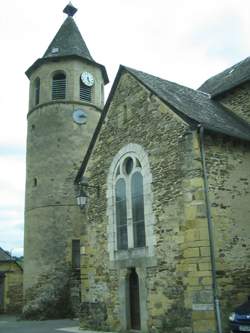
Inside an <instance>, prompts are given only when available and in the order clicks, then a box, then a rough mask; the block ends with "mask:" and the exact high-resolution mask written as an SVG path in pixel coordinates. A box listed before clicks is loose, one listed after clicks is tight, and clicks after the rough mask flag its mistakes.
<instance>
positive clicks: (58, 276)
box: [22, 268, 73, 320]
mask: <svg viewBox="0 0 250 333" xmlns="http://www.w3.org/2000/svg"><path fill="white" fill-rule="evenodd" d="M69 281H70V270H68V269H63V270H62V268H60V269H58V270H56V271H55V272H53V273H51V272H50V274H49V276H48V277H47V278H46V281H45V283H44V282H43V283H40V284H39V283H38V284H37V285H36V286H35V288H34V289H33V293H34V290H35V293H34V295H35V296H34V298H33V300H32V301H30V302H29V303H27V304H26V305H25V306H24V308H23V314H22V319H28V320H46V319H59V318H70V317H72V316H73V312H72V307H71V302H70V285H69ZM36 295H37V296H36Z"/></svg>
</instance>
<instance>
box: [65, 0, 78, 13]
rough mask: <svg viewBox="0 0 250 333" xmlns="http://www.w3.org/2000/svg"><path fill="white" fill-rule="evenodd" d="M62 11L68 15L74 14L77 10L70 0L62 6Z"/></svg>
mask: <svg viewBox="0 0 250 333" xmlns="http://www.w3.org/2000/svg"><path fill="white" fill-rule="evenodd" d="M63 12H64V13H65V14H68V16H74V15H75V13H76V12H77V8H75V7H74V6H73V5H72V3H71V1H70V2H69V3H68V5H67V6H66V7H65V8H64V10H63Z"/></svg>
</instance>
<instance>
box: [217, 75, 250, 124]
mask: <svg viewBox="0 0 250 333" xmlns="http://www.w3.org/2000/svg"><path fill="white" fill-rule="evenodd" d="M219 102H220V103H221V104H223V105H224V106H226V107H227V108H228V109H230V110H231V111H233V112H234V113H235V114H237V115H238V116H239V117H241V118H242V119H244V120H245V121H247V122H248V123H250V111H249V110H250V83H249V82H246V83H244V84H241V85H240V86H238V87H236V88H234V89H233V90H231V91H229V92H227V93H225V94H224V95H222V96H220V97H219Z"/></svg>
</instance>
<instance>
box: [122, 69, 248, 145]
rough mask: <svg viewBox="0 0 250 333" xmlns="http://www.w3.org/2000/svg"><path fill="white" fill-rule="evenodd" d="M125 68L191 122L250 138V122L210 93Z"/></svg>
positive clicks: (231, 134) (228, 133)
mask: <svg viewBox="0 0 250 333" xmlns="http://www.w3.org/2000/svg"><path fill="white" fill-rule="evenodd" d="M125 69H126V70H127V71H128V72H129V73H131V74H132V75H133V76H134V77H136V78H137V79H138V80H139V81H140V82H141V83H142V84H144V85H145V86H146V87H147V88H149V89H150V90H151V91H152V92H153V93H155V94H156V95H157V96H158V97H159V98H160V99H161V100H162V101H164V102H165V103H166V104H168V105H169V106H170V107H172V108H173V109H174V110H175V111H176V113H177V114H179V116H180V117H182V118H183V119H184V120H185V121H187V122H188V123H190V124H191V123H194V124H196V125H198V124H201V125H202V126H203V127H204V128H206V129H209V130H212V131H215V132H220V133H223V134H226V135H230V136H234V137H237V138H240V139H245V140H250V125H248V124H247V123H246V122H245V121H244V120H242V119H241V118H239V117H238V116H236V115H235V114H233V113H232V112H231V111H230V110H228V109H226V108H225V107H224V106H222V105H221V104H219V103H217V102H216V101H213V100H211V98H210V96H209V95H208V94H205V93H203V92H201V91H198V90H193V89H190V88H187V87H184V86H181V85H179V84H176V83H173V82H170V81H166V80H163V79H160V78H158V77H155V76H153V75H150V74H146V73H144V72H140V71H137V70H135V69H132V68H128V67H125Z"/></svg>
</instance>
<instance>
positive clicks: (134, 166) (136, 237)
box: [107, 143, 155, 260]
mask: <svg viewBox="0 0 250 333" xmlns="http://www.w3.org/2000/svg"><path fill="white" fill-rule="evenodd" d="M151 183H152V175H151V172H150V166H149V161H148V155H147V153H146V151H145V150H144V149H143V147H142V146H140V145H138V144H134V143H130V144H128V145H126V146H124V147H123V148H122V149H121V150H120V151H119V152H118V153H117V154H116V155H115V157H114V159H113V161H112V163H111V166H110V169H109V173H108V179H107V215H108V219H109V220H108V226H107V233H108V251H109V256H110V260H119V259H124V258H136V257H138V256H139V257H140V256H143V257H145V256H148V257H152V256H154V252H155V250H154V246H155V235H154V223H155V218H154V214H153V210H152V190H151ZM126 250H127V252H124V251H126ZM131 256H132V257H131Z"/></svg>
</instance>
